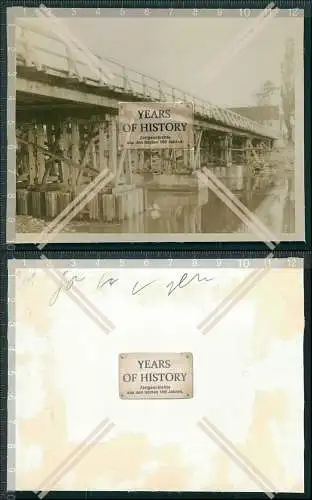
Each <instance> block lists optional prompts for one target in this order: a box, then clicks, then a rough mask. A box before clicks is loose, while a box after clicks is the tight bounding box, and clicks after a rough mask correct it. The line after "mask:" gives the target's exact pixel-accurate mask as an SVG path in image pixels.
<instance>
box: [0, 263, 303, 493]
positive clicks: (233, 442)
mask: <svg viewBox="0 0 312 500" xmlns="http://www.w3.org/2000/svg"><path fill="white" fill-rule="evenodd" d="M102 262H103V263H101V261H100V262H97V261H88V260H84V261H83V262H80V263H79V262H78V261H76V263H75V267H73V261H60V260H54V261H53V262H50V264H49V263H47V262H45V261H42V260H40V261H39V260H32V261H26V263H27V265H26V267H24V263H23V262H22V261H18V260H16V261H15V262H14V263H11V265H10V269H9V274H10V278H9V297H11V298H12V299H13V298H15V302H14V301H13V300H11V299H10V301H9V322H10V327H9V332H8V335H9V340H8V344H9V349H10V350H9V382H10V381H11V382H10V383H11V392H12V393H13V391H14V394H15V399H14V400H12V399H10V401H9V402H8V408H9V416H8V418H9V424H8V425H9V427H10V429H9V434H8V435H9V436H11V437H10V439H11V441H10V440H9V444H10V443H14V447H13V448H12V447H10V448H9V450H8V453H9V462H8V463H9V468H10V471H11V472H10V474H9V484H12V483H14V484H13V487H12V489H13V490H15V489H17V490H19V489H21V490H33V491H35V492H36V491H43V490H44V491H49V490H52V491H54V490H57V491H62V490H63V491H68V490H77V491H81V490H87V489H88V490H104V491H105V490H106V491H130V490H134V491H202V492H204V491H222V492H237V491H245V492H255V491H256V492H264V491H268V492H272V491H273V492H274V491H279V492H291V493H295V492H297V493H298V492H303V488H304V382H303V332H304V297H303V267H302V264H300V262H299V261H293V260H289V259H284V260H279V259H273V262H274V264H273V267H272V268H270V267H266V268H265V267H264V265H265V262H263V261H258V260H257V259H256V260H255V264H256V265H257V266H258V267H256V268H253V267H250V268H247V267H246V266H248V264H250V265H251V266H252V262H251V261H248V260H246V259H245V260H244V261H241V262H237V263H236V265H235V263H234V264H233V267H232V268H231V267H227V268H226V267H225V268H223V267H222V266H220V263H218V265H219V267H217V266H216V263H212V264H209V261H208V262H206V263H205V262H204V263H203V262H201V261H198V267H197V268H196V267H195V268H194V263H193V262H192V261H188V260H181V261H178V262H176V261H173V262H172V263H171V265H172V268H170V262H166V261H163V262H162V265H160V263H159V262H157V261H155V263H154V262H153V261H152V260H151V261H148V266H147V263H146V262H145V266H144V267H143V261H133V260H129V261H122V262H120V263H119V261H116V260H115V261H113V260H108V261H102ZM48 264H49V265H50V267H49V266H48ZM52 264H53V265H52ZM243 265H244V266H245V267H243ZM275 265H277V267H276V268H275V267H274V266H275ZM46 266H47V267H46ZM58 273H60V276H61V279H59V274H58ZM14 276H15V278H14ZM62 276H63V279H62ZM246 280H248V281H247V282H246ZM252 280H254V281H253V285H252V286H250V287H249V289H248V290H247V291H245V293H242V287H243V286H245V285H244V284H246V283H249V284H250V283H251V281H252ZM237 294H239V296H240V299H239V300H238V298H237ZM225 305H227V307H225ZM220 311H223V313H222V314H221V316H220ZM12 345H13V346H14V349H15V351H14V350H13V351H12V350H11V347H10V346H12ZM122 353H124V354H127V353H148V354H149V355H151V354H152V353H155V354H156V353H192V356H193V363H194V367H193V369H194V393H193V397H192V398H185V399H183V398H182V399H162V400H157V399H136V400H127V399H125V400H123V399H121V398H120V395H119V355H120V354H122ZM9 390H10V389H9ZM13 403H14V405H15V409H14V407H13ZM13 410H14V411H13ZM12 422H13V423H12ZM213 431H214V433H213ZM14 436H15V438H14ZM221 437H223V438H222V442H221ZM229 447H231V450H232V451H229V450H230V448H229ZM233 450H234V451H233ZM241 457H244V460H243V462H242V458H241ZM250 462H251V463H252V464H253V467H254V470H256V471H257V473H255V472H252V471H251V469H250V465H248V464H249V463H250ZM244 464H245V466H246V467H247V465H248V470H247V469H246V468H245V469H244ZM246 464H247V465H246ZM14 470H16V472H15V473H14V474H13V472H12V471H14ZM263 482H264V484H263Z"/></svg>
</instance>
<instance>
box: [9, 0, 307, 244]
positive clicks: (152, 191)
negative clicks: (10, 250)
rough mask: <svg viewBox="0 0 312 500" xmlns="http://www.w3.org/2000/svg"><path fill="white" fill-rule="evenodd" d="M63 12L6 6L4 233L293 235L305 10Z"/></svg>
mask: <svg viewBox="0 0 312 500" xmlns="http://www.w3.org/2000/svg"><path fill="white" fill-rule="evenodd" d="M74 11H75V14H74V15H69V13H68V12H69V11H67V10H66V9H54V10H53V9H50V10H48V11H47V10H45V9H44V7H41V8H39V9H37V10H35V9H26V11H24V10H21V9H18V8H17V9H9V10H8V23H9V24H8V47H9V49H8V71H9V75H10V77H9V79H8V89H9V90H8V96H9V98H8V208H7V211H8V223H7V235H8V241H10V242H14V241H16V242H21V243H23V242H25V243H26V242H35V243H38V244H40V245H41V249H42V247H43V246H44V245H45V244H47V243H49V242H53V241H54V242H115V241H128V242H135V241H151V242H157V241H168V242H169V241H171V242H173V241H177V242H178V241H189V242H192V241H194V242H195V241H208V242H216V241H264V242H265V243H267V244H268V246H269V247H270V248H272V244H270V242H274V245H275V246H276V244H277V243H278V242H279V241H295V240H300V241H303V240H304V238H305V207H304V199H305V198H304V119H303V118H304V83H303V75H304V62H303V21H304V18H303V11H302V10H300V9H299V10H298V11H295V14H293V13H292V12H293V9H291V10H289V9H278V8H275V7H272V8H271V7H270V6H268V7H267V8H265V9H264V10H261V9H247V11H245V10H244V9H230V10H227V9H219V10H217V9H205V10H201V9H195V11H196V13H195V14H194V12H193V11H192V10H187V9H177V10H175V9H174V10H173V11H170V9H169V10H168V11H164V10H162V11H159V10H157V9H150V10H149V11H148V14H146V13H145V11H144V9H128V10H127V9H125V10H124V11H122V14H120V12H119V11H118V12H117V11H115V10H114V9H102V10H101V9H100V10H99V11H96V12H95V10H92V9H74ZM104 33H105V37H104ZM159 33H162V34H163V35H162V36H161V37H160V36H159ZM186 33H187V34H188V36H186V35H185V34H186ZM103 37H104V38H105V43H104V44H103ZM168 40H170V41H173V40H174V43H173V42H172V43H169V45H168ZM143 103H144V104H143ZM188 103H189V104H191V106H192V109H193V120H192V122H193V123H192V124H191V123H188V124H187V126H186V128H185V134H184V132H178V131H176V132H172V131H169V132H168V133H166V134H164V133H163V132H160V134H158V133H157V132H156V131H155V132H154V131H152V132H151V135H147V134H148V132H144V133H143V134H141V135H137V134H136V132H137V130H136V131H131V132H130V135H129V132H126V131H125V130H126V129H127V126H126V125H129V123H130V122H132V121H133V120H134V116H135V114H136V112H137V111H138V109H139V108H138V106H140V108H141V105H143V106H146V107H147V108H148V109H150V110H152V109H154V110H156V109H164V108H165V109H169V108H168V106H169V107H171V106H172V105H173V104H175V106H178V107H181V106H184V107H185V106H187V104H188ZM120 104H121V106H122V107H124V110H127V109H128V110H129V116H128V115H127V119H126V120H125V117H122V116H120V115H119V106H120ZM131 109H132V111H131V112H130V110H131ZM181 109H182V108H181ZM127 113H128V112H127ZM129 120H130V122H129ZM162 120H165V119H160V121H159V120H158V119H157V120H156V121H154V122H153V123H154V124H157V123H162ZM148 121H149V120H148ZM183 121H184V120H182V122H183ZM174 122H181V120H174ZM134 124H135V122H133V124H132V125H131V126H134ZM171 124H172V123H171ZM141 125H144V126H145V125H147V123H146V122H145V121H144V123H138V129H139V130H140V127H141ZM124 126H126V128H125V129H123V127H124ZM128 135H129V137H128ZM140 137H141V138H140ZM148 138H149V139H148ZM168 141H169V142H168ZM170 141H171V143H170ZM172 141H173V142H172ZM176 141H178V142H176ZM181 141H182V143H183V144H181ZM138 142H139V143H138ZM274 245H273V246H274Z"/></svg>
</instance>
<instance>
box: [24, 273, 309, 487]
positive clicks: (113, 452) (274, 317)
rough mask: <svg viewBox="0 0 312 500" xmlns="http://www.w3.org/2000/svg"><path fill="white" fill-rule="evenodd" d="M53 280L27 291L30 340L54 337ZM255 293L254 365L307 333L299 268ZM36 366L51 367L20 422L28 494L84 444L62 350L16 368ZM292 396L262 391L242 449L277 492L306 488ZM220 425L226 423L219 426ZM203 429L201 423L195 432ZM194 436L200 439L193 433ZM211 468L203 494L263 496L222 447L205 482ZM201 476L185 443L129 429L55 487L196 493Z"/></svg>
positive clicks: (275, 276) (98, 447)
mask: <svg viewBox="0 0 312 500" xmlns="http://www.w3.org/2000/svg"><path fill="white" fill-rule="evenodd" d="M271 273H272V274H271ZM49 281H50V280H49V278H48V277H47V276H46V275H45V274H41V275H37V276H36V281H35V282H34V283H36V285H35V286H34V285H32V286H27V287H26V286H25V287H23V288H22V289H21V291H20V292H19V295H18V303H17V311H18V312H19V314H20V316H19V325H18V336H21V335H23V327H22V325H25V326H27V327H29V326H31V327H32V328H33V329H34V331H35V333H36V335H37V336H38V338H40V336H42V334H44V335H47V334H48V332H49V328H50V326H51V323H52V321H53V314H52V313H51V311H52V309H51V308H49V307H48V300H49V297H50V295H51V294H52V293H53V291H54V285H55V284H54V283H51V284H50V285H48V283H49ZM28 285H29V284H28ZM48 287H50V289H48ZM229 289H232V286H229V285H228V286H227V293H228V291H229ZM224 291H225V289H224V288H223V287H222V288H221V290H219V294H220V296H222V295H223V294H224V295H226V293H224ZM43 292H44V293H43ZM188 293H189V292H188ZM188 293H187V295H188ZM250 294H251V295H249V296H248V299H249V300H254V301H255V303H256V311H257V317H256V320H255V322H254V327H253V331H252V342H253V356H252V357H253V363H257V362H259V361H263V360H264V359H266V358H267V357H268V356H269V355H270V350H271V348H272V343H273V341H276V340H277V339H278V340H280V341H287V340H289V339H292V338H293V337H294V336H295V335H298V333H300V332H302V330H303V302H302V300H303V291H302V282H301V277H300V273H299V272H298V271H297V270H294V271H292V270H287V272H286V271H285V270H274V271H270V273H269V274H268V275H267V276H266V277H264V278H263V280H262V281H261V280H260V281H259V283H257V285H256V286H255V288H254V289H253V290H251V291H250ZM195 295H196V294H195ZM151 298H152V297H149V299H151ZM27 308H28V309H30V311H31V314H30V315H28V316H27V315H25V310H27ZM39 361H40V363H39ZM36 363H37V367H38V363H39V364H40V365H42V366H43V369H42V370H41V371H40V370H38V369H37V371H36V373H37V375H36V377H37V378H38V379H40V383H37V382H35V381H34V379H33V378H31V377H30V378H29V379H28V382H27V383H28V385H29V384H30V385H31V386H32V389H31V390H32V397H33V399H35V396H36V394H37V396H36V398H37V406H38V407H37V409H36V412H33V413H32V414H31V415H27V414H24V415H20V416H18V417H17V429H18V434H19V442H18V453H17V464H16V469H17V474H16V487H17V489H25V490H31V489H36V487H37V486H39V485H40V483H41V482H42V480H43V479H44V478H45V477H46V476H47V474H49V472H50V471H53V470H54V469H55V468H56V467H57V466H58V465H59V463H60V462H62V461H63V460H64V458H65V457H66V456H68V455H69V454H70V452H72V451H73V450H75V449H76V448H77V444H72V443H69V442H68V429H67V402H66V400H65V398H64V396H63V394H61V392H60V389H59V386H58V385H57V383H56V378H55V370H56V369H57V366H58V360H57V359H56V357H55V351H53V350H52V348H51V350H50V351H49V350H48V351H47V350H45V351H42V352H38V353H36V355H32V354H31V352H28V353H26V354H23V355H22V356H17V358H16V366H17V369H18V370H21V371H20V373H21V374H22V373H24V372H25V370H26V372H25V373H28V372H31V373H33V374H34V373H35V372H34V371H31V370H33V367H34V366H35V364H36ZM31 367H32V368H31ZM23 370H24V371H23ZM26 385H27V384H26ZM26 385H25V383H24V384H21V385H20V389H19V391H18V393H17V398H18V399H20V398H22V400H23V398H26V397H27V395H28V394H29V390H30V389H29V388H27V386H26ZM40 387H43V388H44V394H45V397H44V398H41V399H40V398H39V395H40V390H41V389H40ZM290 397H291V393H290V394H288V392H287V390H286V389H275V390H266V391H260V390H257V391H256V392H255V396H254V402H253V406H252V419H251V423H250V425H249V429H248V434H247V438H246V439H245V441H244V442H241V443H234V444H235V446H237V448H238V449H239V450H240V451H241V452H242V453H243V454H244V455H245V456H247V457H248V458H249V459H250V460H251V461H253V462H254V464H255V466H256V467H257V468H258V469H259V470H261V472H262V473H263V475H265V476H266V477H268V478H269V479H270V480H271V481H272V483H273V484H276V485H277V487H279V486H280V485H282V488H281V489H282V490H285V489H286V486H287V487H288V486H289V488H290V489H291V491H297V490H298V491H302V488H303V485H302V482H303V479H302V478H298V479H296V477H294V478H289V479H288V478H287V474H289V470H288V469H287V468H286V466H285V463H284V462H283V460H282V456H281V454H282V453H283V449H282V448H281V443H282V442H283V436H288V434H289V433H290V435H293V429H292V427H291V426H292V425H293V423H290V420H289V419H290V414H291V412H292V411H294V410H293V407H292V408H291V399H290ZM26 399H27V398H26ZM25 401H26V400H25ZM295 411H296V408H295ZM200 417H201V416H200V415H199V418H200ZM299 418H300V417H299ZM216 424H217V425H218V422H216ZM195 425H196V422H195V421H194V429H195ZM276 432H277V433H278V435H279V438H278V436H277V434H276ZM188 439H192V437H191V436H188ZM203 439H205V438H203ZM288 451H289V450H288ZM39 456H40V459H39ZM147 464H150V466H147ZM207 468H208V472H209V474H208V477H210V479H209V480H207V481H206V483H205V484H204V482H203V483H202V485H201V487H200V488H199V489H200V490H202V491H205V490H211V491H233V490H234V491H235V490H236V491H237V490H239V489H241V490H242V491H244V490H245V491H258V490H257V486H255V484H254V483H253V481H252V478H250V477H248V476H246V475H244V473H243V472H242V471H241V470H240V469H239V468H238V466H237V465H236V464H234V463H233V461H232V460H231V458H229V457H228V456H227V455H226V454H225V453H224V451H222V450H218V447H216V451H215V454H214V458H213V460H212V462H208V463H203V464H202V466H201V471H200V473H199V475H198V477H199V478H205V473H206V470H207ZM197 472H198V471H196V470H195V469H194V467H193V466H191V465H190V463H189V462H188V456H187V451H186V447H185V445H184V444H183V442H181V444H172V443H167V444H166V445H162V446H155V445H152V444H151V442H150V440H149V436H148V435H147V434H143V433H142V434H137V433H131V432H123V433H121V434H119V435H117V436H115V435H113V436H109V437H108V439H107V440H106V442H104V443H97V444H95V445H94V446H92V448H90V449H89V453H88V454H86V455H85V456H84V457H83V459H82V460H81V461H80V462H78V463H77V464H76V465H75V466H74V467H73V469H72V470H70V471H68V472H67V473H66V474H64V477H62V478H61V479H60V480H59V482H58V483H57V484H56V485H54V486H53V489H57V486H59V487H60V488H61V489H62V488H64V489H69V490H70V489H77V490H79V489H80V490H81V489H86V488H88V489H91V490H92V489H94V488H95V487H96V485H97V487H98V488H99V489H111V490H118V489H121V490H127V489H129V488H130V489H131V488H133V489H138V490H145V491H149V490H150V491H153V490H162V491H166V490H170V491H176V490H180V491H181V490H190V491H192V489H193V490H195V489H196V488H194V487H191V486H190V485H191V484H192V478H194V477H195V474H196V473H197ZM286 483H287V484H286ZM290 483H291V484H290Z"/></svg>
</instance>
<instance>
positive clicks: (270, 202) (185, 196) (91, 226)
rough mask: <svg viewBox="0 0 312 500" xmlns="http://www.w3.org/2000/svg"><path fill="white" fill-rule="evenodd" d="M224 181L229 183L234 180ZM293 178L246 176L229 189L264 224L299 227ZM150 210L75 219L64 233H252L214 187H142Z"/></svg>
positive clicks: (274, 227)
mask: <svg viewBox="0 0 312 500" xmlns="http://www.w3.org/2000/svg"><path fill="white" fill-rule="evenodd" d="M221 181H222V182H223V183H224V184H225V185H227V186H228V187H229V188H230V187H231V182H232V179H226V178H223V179H221ZM293 186H294V182H293V176H291V175H289V176H288V177H286V178H285V177H284V178H283V179H282V180H281V179H278V178H277V177H275V178H273V177H272V176H271V177H269V176H265V175H263V174H262V175H261V177H260V176H259V177H257V176H255V177H248V178H247V177H245V178H244V179H243V181H242V185H241V186H240V187H241V189H239V190H233V186H232V189H231V192H232V193H233V194H234V195H235V196H236V198H237V199H238V200H239V201H240V202H241V203H242V204H243V205H245V206H246V207H247V208H248V210H249V211H251V212H252V213H254V214H255V215H256V216H257V217H258V218H259V219H260V220H261V221H262V222H263V224H264V225H265V226H266V227H267V228H268V229H270V230H273V231H276V232H279V233H280V232H285V233H292V232H294V230H295V226H294V224H295V209H294V188H293ZM144 189H145V191H146V199H147V207H148V209H147V211H145V212H144V213H142V214H139V215H136V216H134V217H132V218H131V219H130V220H125V221H122V222H112V223H103V222H93V221H92V222H90V221H83V220H81V221H74V222H71V223H70V224H69V225H68V226H67V227H66V228H65V232H83V233H128V234H129V233H154V234H155V233H158V234H160V233H163V234H170V233H173V234H174V233H180V234H181V233H182V234H190V233H233V232H251V231H252V230H251V229H250V228H249V229H248V227H247V226H246V225H245V224H244V222H243V221H242V220H241V218H240V217H238V216H237V215H235V214H234V213H233V211H232V209H231V208H229V207H228V206H227V205H226V204H225V203H224V201H222V200H221V199H220V198H219V197H218V196H217V195H216V194H215V193H214V192H213V191H212V190H210V189H209V190H208V188H202V189H201V190H199V191H198V192H190V191H188V192H187V191H185V192H183V191H174V190H173V189H159V188H157V189H155V188H153V189H152V188H144Z"/></svg>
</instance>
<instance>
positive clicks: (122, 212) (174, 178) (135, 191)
mask: <svg viewBox="0 0 312 500" xmlns="http://www.w3.org/2000/svg"><path fill="white" fill-rule="evenodd" d="M121 101H124V102H129V101H138V102H142V101H151V102H154V101H165V102H178V101H179V102H192V103H193V109H194V144H195V148H194V149H192V150H163V151H161V152H157V151H143V150H137V151H131V152H130V151H127V152H126V154H123V155H122V153H121V152H120V151H119V149H118V105H119V102H121ZM16 134H17V156H16V162H17V165H16V170H17V214H24V215H27V214H28V215H33V216H36V217H39V218H42V217H43V218H52V217H54V216H55V215H57V213H59V212H60V211H61V210H62V209H63V208H64V207H65V206H66V205H67V204H68V203H69V202H70V200H71V199H72V198H73V197H74V196H75V195H76V194H77V192H79V191H80V190H81V189H82V188H83V187H84V186H85V185H86V184H87V183H89V182H90V181H91V180H92V179H93V178H95V177H96V176H97V175H98V174H99V173H100V172H101V171H103V170H105V169H109V170H110V171H111V172H112V173H113V175H114V178H113V181H112V182H111V183H110V184H109V185H108V186H106V187H105V188H104V189H103V190H102V191H101V192H100V193H99V195H97V197H96V200H95V201H94V202H92V203H90V204H89V205H88V208H87V212H88V217H89V218H90V219H96V220H98V219H101V220H104V221H112V220H123V219H125V218H127V217H131V216H132V215H133V214H137V213H139V212H142V211H144V210H145V209H146V208H147V207H146V204H145V201H144V195H143V190H142V185H144V183H146V182H150V181H148V180H147V178H148V179H150V178H151V176H152V177H153V175H154V174H155V175H156V174H157V176H158V177H157V179H158V185H159V183H160V180H161V179H163V182H164V183H167V184H168V183H169V185H170V183H171V184H172V183H173V184H177V185H178V189H182V187H183V189H184V191H185V190H187V186H189V188H190V190H194V183H195V184H196V181H194V179H193V177H194V176H193V172H194V171H196V170H197V169H199V168H200V167H201V166H203V165H206V166H208V167H209V166H213V167H220V169H222V170H223V171H224V169H226V171H228V172H230V171H231V172H232V173H233V172H234V174H233V175H234V177H235V171H236V170H235V168H236V165H237V166H239V167H240V168H239V169H237V172H241V166H242V165H246V164H248V162H249V161H250V160H251V159H252V158H254V159H256V160H259V158H261V157H263V155H265V154H266V152H267V151H269V150H270V149H271V148H272V146H273V143H274V140H275V139H277V138H278V134H277V133H276V132H275V131H273V130H271V129H268V128H267V127H264V126H262V125H261V124H259V123H256V122H253V121H252V120H250V119H248V118H245V117H243V116H241V115H238V114H236V113H234V112H233V111H231V110H229V109H222V108H221V107H219V106H215V105H213V104H210V103H208V102H204V101H202V100H200V99H197V98H196V97H194V96H192V95H190V94H188V93H186V92H184V91H183V90H180V89H177V88H174V87H172V86H170V85H168V84H166V83H164V82H163V81H158V80H157V79H155V78H152V77H150V76H149V75H146V74H144V73H139V72H138V71H135V70H133V69H131V68H129V67H126V66H123V65H122V64H120V63H118V62H116V61H113V60H111V59H103V58H102V59H101V58H99V57H98V56H96V55H94V54H93V53H92V52H91V51H90V50H89V49H87V48H86V47H84V46H83V45H82V43H81V42H80V41H79V40H76V39H75V38H74V37H73V35H72V34H71V33H70V32H69V31H68V30H67V28H66V27H65V25H63V24H62V22H61V20H58V19H51V18H42V19H37V18H32V19H31V18H28V19H23V18H17V19H16ZM168 179H169V180H168ZM170 179H171V181H170ZM178 179H179V180H178ZM181 179H183V182H182V187H181ZM156 184H157V183H156ZM154 187H155V186H154ZM171 187H172V185H171ZM176 187H177V186H176ZM195 188H196V186H195ZM82 215H83V214H82Z"/></svg>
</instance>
